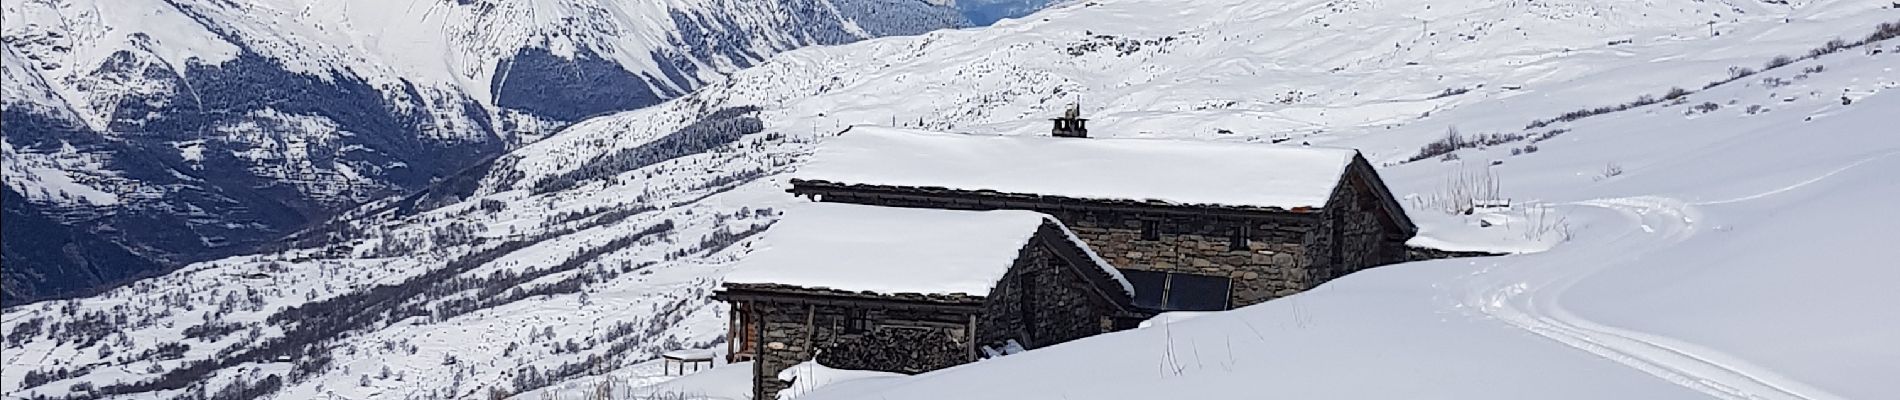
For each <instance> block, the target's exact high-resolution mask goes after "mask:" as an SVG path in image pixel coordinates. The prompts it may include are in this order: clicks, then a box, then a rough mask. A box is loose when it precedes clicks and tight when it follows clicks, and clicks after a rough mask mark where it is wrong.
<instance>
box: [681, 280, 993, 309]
mask: <svg viewBox="0 0 1900 400" xmlns="http://www.w3.org/2000/svg"><path fill="white" fill-rule="evenodd" d="M713 299H714V300H719V301H725V302H735V303H736V302H748V301H757V302H772V303H787V304H816V305H838V306H871V307H879V308H908V309H931V310H948V311H956V312H969V313H978V312H981V310H982V307H983V302H984V299H985V297H983V296H972V295H963V294H955V295H927V294H918V293H897V294H877V293H869V292H847V291H840V290H831V289H813V288H803V287H797V286H790V285H774V284H732V283H728V284H726V285H725V287H724V288H722V289H720V290H717V291H714V292H713Z"/></svg>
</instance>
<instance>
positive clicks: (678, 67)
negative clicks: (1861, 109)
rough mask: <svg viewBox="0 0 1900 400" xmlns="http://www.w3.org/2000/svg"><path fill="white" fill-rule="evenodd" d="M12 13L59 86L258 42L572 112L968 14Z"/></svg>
mask: <svg viewBox="0 0 1900 400" xmlns="http://www.w3.org/2000/svg"><path fill="white" fill-rule="evenodd" d="M5 14H6V15H5V16H6V19H7V20H8V21H10V23H9V24H8V26H7V28H6V36H7V37H8V40H7V45H8V47H10V48H15V49H16V50H18V51H19V52H21V53H22V54H23V55H24V56H25V57H26V58H27V59H28V60H30V61H31V63H33V64H35V66H36V67H37V68H38V69H42V70H44V71H45V72H46V74H47V75H48V77H49V78H50V79H51V80H54V81H56V82H71V81H76V80H85V79H88V78H89V77H90V76H91V75H93V74H95V72H96V70H97V69H98V68H99V67H100V66H101V65H103V64H106V63H109V62H113V59H114V58H115V57H122V56H120V54H122V53H125V52H131V53H150V55H151V57H152V59H151V60H152V61H156V62H162V63H163V65H164V66H165V67H166V68H165V69H168V70H171V71H175V72H176V73H178V74H180V75H182V74H184V71H187V70H188V69H190V68H192V66H193V65H194V64H202V65H208V66H209V65H220V64H222V63H226V62H229V61H231V60H233V59H236V58H239V57H240V56H242V55H243V54H246V53H255V54H256V55H258V56H262V57H264V58H266V59H269V60H271V61H273V62H276V63H280V64H282V66H283V68H284V69H286V70H288V71H290V72H294V73H300V74H311V75H318V76H336V75H342V76H354V77H358V78H359V79H362V80H363V81H365V82H366V83H367V84H368V85H370V86H373V87H377V88H379V90H380V91H382V92H384V95H385V97H388V98H391V99H392V100H400V99H401V98H403V97H407V96H410V95H412V94H409V93H405V92H407V91H413V90H415V87H416V86H420V87H424V88H431V87H432V88H439V89H445V90H453V91H458V92H461V93H463V94H466V95H467V96H468V97H469V98H471V99H474V100H475V101H477V102H479V103H481V104H483V105H499V106H501V107H502V108H506V109H514V110H521V111H525V112H528V113H530V114H534V115H536V116H538V117H542V118H543V119H552V120H560V121H568V122H571V121H575V120H578V119H580V118H584V117H587V116H591V115H594V114H599V113H603V112H610V111H619V110H626V109H632V108H638V107H642V106H646V105H650V104H654V103H657V102H659V101H661V100H664V99H667V98H671V97H676V96H678V95H680V94H683V93H685V92H686V91H689V90H691V89H692V88H694V87H697V86H699V85H701V84H703V83H705V82H707V81H710V80H716V79H718V78H719V77H721V76H723V74H725V73H728V72H730V71H732V70H734V69H737V68H742V67H746V66H750V65H752V64H754V63H756V62H758V61H760V60H762V59H763V58H764V57H765V56H768V55H770V54H772V53H776V52H779V51H784V50H788V49H792V48H797V47H801V46H806V45H814V44H819V45H831V44H841V43H847V42H851V41H856V40H861V39H865V38H870V37H877V36H888V35H907V34H917V33H922V32H926V31H929V30H932V29H940V28H946V27H962V26H967V25H968V22H967V20H965V19H964V18H963V17H962V16H961V15H959V14H958V13H957V10H955V9H953V8H950V7H947V6H942V5H936V4H931V3H928V2H923V1H918V0H777V1H744V0H668V1H631V2H597V1H583V0H467V1H442V0H345V1H336V2H312V1H305V0H252V1H243V2H230V1H210V0H181V1H158V0H137V1H129V2H110V3H107V2H97V1H95V0H52V1H39V2H20V3H10V4H8V5H7V6H6V8H5ZM140 58H144V57H140ZM511 86H522V88H521V89H519V90H510V89H509V87H511ZM600 86H612V87H614V88H611V89H605V90H609V91H608V92H595V90H598V89H595V88H596V87H600ZM66 90H68V91H73V92H87V90H85V89H80V88H67V89H66ZM562 95H568V96H567V97H561V96H562ZM597 95H604V96H597ZM560 103H572V104H560ZM110 111H111V110H98V111H97V113H100V114H107V113H110Z"/></svg>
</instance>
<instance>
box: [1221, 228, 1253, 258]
mask: <svg viewBox="0 0 1900 400" xmlns="http://www.w3.org/2000/svg"><path fill="white" fill-rule="evenodd" d="M1252 234H1253V226H1252V225H1246V224H1242V225H1240V227H1238V228H1234V237H1231V238H1228V239H1227V250H1228V251H1246V250H1250V248H1248V247H1247V242H1248V241H1249V239H1248V236H1251V235H1252Z"/></svg>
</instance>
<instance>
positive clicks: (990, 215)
mask: <svg viewBox="0 0 1900 400" xmlns="http://www.w3.org/2000/svg"><path fill="white" fill-rule="evenodd" d="M1044 222H1049V223H1053V224H1055V226H1057V227H1059V228H1060V229H1061V230H1062V231H1063V233H1065V237H1066V238H1067V239H1068V240H1069V241H1070V242H1071V243H1074V244H1076V245H1077V246H1078V247H1079V248H1081V249H1082V250H1083V251H1084V252H1085V253H1087V255H1088V257H1089V259H1090V260H1092V261H1093V263H1094V264H1095V265H1094V267H1095V268H1100V269H1102V270H1103V271H1104V272H1106V273H1107V274H1108V275H1109V276H1110V277H1112V278H1113V279H1114V280H1115V281H1116V282H1118V283H1119V284H1120V285H1121V286H1122V290H1123V291H1125V292H1127V293H1133V289H1132V286H1130V285H1129V284H1128V281H1127V280H1126V279H1123V278H1122V276H1121V273H1120V272H1119V271H1117V270H1116V269H1115V267H1114V266H1112V265H1110V264H1109V263H1108V262H1107V261H1105V260H1103V259H1102V258H1101V257H1099V256H1096V255H1095V254H1094V252H1093V251H1092V250H1089V249H1088V246H1087V245H1085V244H1083V243H1082V242H1081V240H1079V239H1077V238H1076V237H1075V235H1074V234H1072V233H1069V232H1068V228H1067V227H1063V226H1062V224H1061V222H1057V221H1055V219H1053V218H1051V217H1049V216H1048V215H1046V214H1042V213H1038V212H1034V211H1021V210H998V211H955V210H938V209H920V208H895V207H876V206H865V205H855V204H838V203H811V204H806V205H802V206H799V207H797V208H794V209H792V210H790V211H788V212H787V213H786V215H785V217H784V218H783V219H781V220H779V222H778V223H777V224H775V225H773V226H772V228H771V229H770V230H767V231H766V232H765V234H764V235H765V236H764V237H763V239H762V243H763V244H764V246H765V247H764V248H762V249H760V250H758V251H757V252H756V253H753V254H751V255H749V256H747V257H746V258H745V259H743V260H741V261H739V263H738V265H737V266H736V267H735V269H734V270H733V271H732V273H730V274H728V275H726V283H729V284H730V283H738V284H780V285H791V286H799V287H806V288H823V289H832V290H842V291H848V292H873V293H886V294H892V293H918V294H958V293H960V294H966V295H975V296H987V295H989V293H990V289H992V288H994V287H995V285H996V282H997V281H998V280H1001V279H1002V278H1003V275H1004V274H1005V273H1007V272H1009V268H1010V266H1011V265H1014V263H1015V262H1016V257H1017V255H1018V254H1019V251H1020V250H1022V248H1023V246H1025V245H1027V244H1028V243H1029V241H1030V240H1031V239H1032V238H1034V237H1035V234H1036V230H1037V229H1038V228H1039V227H1041V226H1042V224H1043V223H1044ZM1085 267H1086V266H1085Z"/></svg>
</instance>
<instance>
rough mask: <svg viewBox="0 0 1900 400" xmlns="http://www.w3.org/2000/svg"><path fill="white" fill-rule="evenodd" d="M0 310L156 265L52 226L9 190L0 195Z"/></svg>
mask: <svg viewBox="0 0 1900 400" xmlns="http://www.w3.org/2000/svg"><path fill="white" fill-rule="evenodd" d="M0 212H3V214H0V219H3V220H4V221H5V223H3V224H0V240H4V242H5V244H4V246H0V264H3V265H5V266H6V268H0V305H4V306H12V305H14V304H19V303H20V302H22V301H33V300H38V299H43V298H48V297H53V296H60V295H69V294H78V293H83V292H85V291H86V290H88V289H91V288H95V287H100V286H105V285H108V284H113V283H118V282H124V281H127V280H130V279H133V278H138V277H143V276H148V275H150V274H154V273H158V272H160V271H163V269H162V267H161V266H160V265H159V264H158V263H154V262H152V261H151V260H147V259H145V258H144V257H140V256H139V255H137V254H133V253H132V252H131V251H130V250H126V249H125V247H122V246H119V245H118V244H117V243H113V242H112V241H110V240H106V239H103V238H100V237H98V236H95V235H92V234H91V233H89V232H85V231H80V230H74V229H72V228H69V227H67V226H66V225H65V224H61V223H59V222H58V221H54V220H53V219H52V218H49V217H47V216H46V214H45V210H42V209H40V208H39V207H38V206H36V205H34V204H33V203H32V202H29V201H27V199H26V197H25V196H22V195H20V194H19V193H15V192H14V191H13V189H12V188H5V189H4V190H3V191H0Z"/></svg>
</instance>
